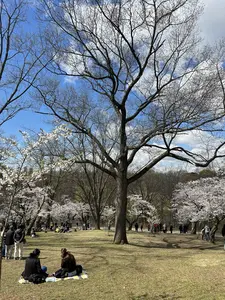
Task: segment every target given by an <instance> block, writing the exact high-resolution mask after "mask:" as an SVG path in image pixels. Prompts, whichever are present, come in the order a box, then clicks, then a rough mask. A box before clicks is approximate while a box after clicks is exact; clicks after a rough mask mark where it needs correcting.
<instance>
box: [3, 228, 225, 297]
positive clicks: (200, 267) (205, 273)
mask: <svg viewBox="0 0 225 300" xmlns="http://www.w3.org/2000/svg"><path fill="white" fill-rule="evenodd" d="M112 238H113V233H111V234H110V236H108V234H107V232H105V231H94V230H93V231H79V232H73V233H68V234H55V233H47V234H45V233H41V234H40V237H39V238H37V239H31V238H28V239H27V245H26V246H25V253H24V254H25V256H26V255H28V254H29V253H30V252H31V251H32V250H33V249H34V248H40V249H41V256H40V258H41V263H42V265H46V266H47V267H48V271H49V272H50V273H51V272H54V271H55V270H56V269H58V268H59V267H60V249H61V248H62V247H66V248H68V249H69V250H70V251H71V252H72V253H73V254H74V255H75V257H76V259H77V263H79V264H82V265H83V266H84V267H85V269H86V270H87V272H88V276H89V278H88V279H84V280H68V281H60V282H56V283H44V284H41V285H33V284H27V285H21V284H19V283H18V282H17V281H18V278H19V276H20V274H21V272H22V271H23V268H24V261H14V260H9V261H5V260H4V261H3V272H2V284H1V293H0V299H1V300H6V299H7V300H21V299H26V300H31V299H34V300H39V299H43V300H44V299H45V300H53V299H55V300H67V299H68V300H73V299H91V300H97V299H98V300H99V299H103V300H105V299H106V300H107V299H110V300H111V299H113V300H114V299H131V300H145V299H151V300H160V299H167V300H168V299H171V300H175V299H192V300H197V299H202V300H207V299H210V300H212V299H215V300H219V299H225V276H224V274H225V253H224V250H223V241H222V239H221V240H219V241H217V242H216V244H215V245H212V244H209V243H207V242H205V241H201V240H200V239H197V236H191V235H179V234H173V235H170V234H160V235H155V236H153V235H149V234H148V233H135V232H132V233H129V234H128V239H129V242H130V244H129V245H114V244H113V243H112Z"/></svg>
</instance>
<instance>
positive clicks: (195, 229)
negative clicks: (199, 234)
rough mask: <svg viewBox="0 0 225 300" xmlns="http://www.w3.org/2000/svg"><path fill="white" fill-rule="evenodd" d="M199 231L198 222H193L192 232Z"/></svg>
mask: <svg viewBox="0 0 225 300" xmlns="http://www.w3.org/2000/svg"><path fill="white" fill-rule="evenodd" d="M196 231H197V222H192V223H191V234H196Z"/></svg>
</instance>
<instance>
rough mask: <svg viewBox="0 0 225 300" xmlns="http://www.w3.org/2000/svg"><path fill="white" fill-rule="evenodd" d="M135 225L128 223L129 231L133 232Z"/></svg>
mask: <svg viewBox="0 0 225 300" xmlns="http://www.w3.org/2000/svg"><path fill="white" fill-rule="evenodd" d="M132 227H133V223H128V231H130V230H132Z"/></svg>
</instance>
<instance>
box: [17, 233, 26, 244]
mask: <svg viewBox="0 0 225 300" xmlns="http://www.w3.org/2000/svg"><path fill="white" fill-rule="evenodd" d="M24 237H25V232H24V231H23V232H22V235H21V239H20V240H19V241H18V243H22V242H23V240H24Z"/></svg>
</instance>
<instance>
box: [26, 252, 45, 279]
mask: <svg viewBox="0 0 225 300" xmlns="http://www.w3.org/2000/svg"><path fill="white" fill-rule="evenodd" d="M39 255H40V250H39V249H34V251H33V252H32V253H30V256H29V257H28V258H27V259H26V262H25V268H24V271H23V273H22V274H21V276H22V277H23V278H24V279H25V280H28V281H30V282H33V283H42V282H45V279H46V277H48V274H47V273H46V272H47V267H42V268H41V263H40V259H39Z"/></svg>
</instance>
